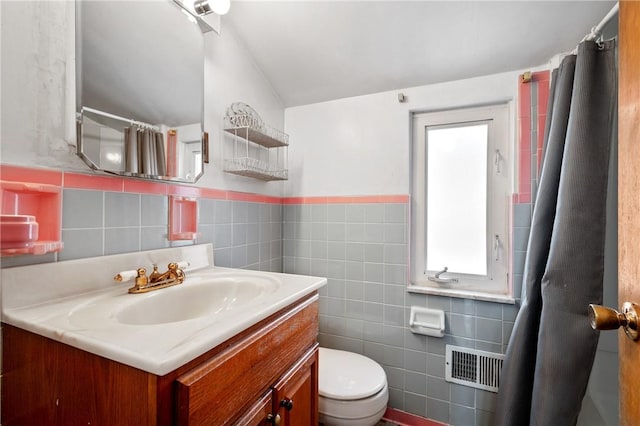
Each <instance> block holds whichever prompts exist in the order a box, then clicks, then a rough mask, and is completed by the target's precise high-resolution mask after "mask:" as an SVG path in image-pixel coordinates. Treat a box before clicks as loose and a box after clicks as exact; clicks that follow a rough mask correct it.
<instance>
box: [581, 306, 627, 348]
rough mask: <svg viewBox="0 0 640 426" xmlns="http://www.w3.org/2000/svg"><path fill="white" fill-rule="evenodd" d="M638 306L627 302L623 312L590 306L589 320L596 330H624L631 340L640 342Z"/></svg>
mask: <svg viewBox="0 0 640 426" xmlns="http://www.w3.org/2000/svg"><path fill="white" fill-rule="evenodd" d="M637 307H638V305H636V304H635V303H631V302H625V303H624V304H623V305H622V312H618V311H616V310H615V309H611V308H607V307H605V306H600V305H593V304H591V305H589V320H590V322H591V328H593V329H594V330H616V329H617V328H619V327H623V328H624V332H625V333H626V335H627V337H629V338H630V339H631V340H638V312H637V310H636V308H637Z"/></svg>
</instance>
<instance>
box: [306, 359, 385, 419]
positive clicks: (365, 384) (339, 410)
mask: <svg viewBox="0 0 640 426" xmlns="http://www.w3.org/2000/svg"><path fill="white" fill-rule="evenodd" d="M318 365H319V367H318V369H319V372H318V376H319V380H318V382H319V383H318V388H319V393H320V397H319V407H318V408H319V410H318V411H319V412H320V423H322V424H323V425H326V426H372V425H375V424H376V423H377V422H378V421H379V420H380V419H381V418H382V415H383V414H384V412H385V410H386V409H387V402H389V389H388V386H387V376H386V374H385V372H384V370H383V369H382V367H381V366H380V365H379V364H378V363H376V362H375V361H373V360H372V359H370V358H367V357H366V356H363V355H359V354H356V353H353V352H346V351H338V350H335V349H327V348H320V361H319V364H318Z"/></svg>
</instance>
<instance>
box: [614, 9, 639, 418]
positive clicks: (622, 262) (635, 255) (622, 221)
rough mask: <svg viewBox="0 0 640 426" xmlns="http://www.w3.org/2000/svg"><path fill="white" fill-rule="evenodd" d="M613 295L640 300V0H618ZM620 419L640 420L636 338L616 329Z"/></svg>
mask: <svg viewBox="0 0 640 426" xmlns="http://www.w3.org/2000/svg"><path fill="white" fill-rule="evenodd" d="M619 40H620V50H619V66H620V74H619V78H620V79H619V94H618V106H619V110H618V117H619V118H618V146H619V156H618V158H619V165H618V167H619V169H618V179H619V181H618V197H619V198H618V256H619V257H618V299H619V305H620V306H621V305H622V304H623V303H624V302H626V301H630V302H635V303H640V213H639V212H640V2H635V1H621V2H620V31H619ZM618 334H619V337H618V339H619V343H618V347H619V359H620V376H619V387H620V423H621V424H624V425H640V392H637V391H636V389H635V384H636V380H638V379H637V377H638V374H640V340H637V341H635V342H634V341H632V340H631V339H628V338H627V337H626V336H625V334H624V333H621V332H619V333H618Z"/></svg>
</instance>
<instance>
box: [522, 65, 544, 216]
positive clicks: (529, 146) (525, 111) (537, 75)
mask: <svg viewBox="0 0 640 426" xmlns="http://www.w3.org/2000/svg"><path fill="white" fill-rule="evenodd" d="M549 79H550V73H549V71H539V72H534V73H533V74H532V81H535V82H536V83H537V84H536V86H537V98H538V105H537V111H532V106H531V90H532V87H533V86H532V85H531V84H530V83H524V82H522V79H521V78H519V82H518V144H517V145H518V193H517V194H514V197H513V202H514V203H515V204H521V203H530V202H531V200H532V194H531V192H532V182H531V181H532V179H533V177H534V173H535V175H536V176H537V175H538V174H539V172H540V167H541V166H542V163H541V160H542V144H543V142H544V128H545V122H546V118H547V103H548V102H549ZM534 115H535V116H536V118H537V122H538V125H537V129H535V130H536V131H537V138H536V140H535V141H534V140H532V138H531V136H532V130H533V129H532V128H531V121H532V120H531V118H532V117H533V116H534ZM533 154H536V160H537V163H536V164H535V165H533V166H532V165H531V156H532V155H533ZM532 167H535V170H532Z"/></svg>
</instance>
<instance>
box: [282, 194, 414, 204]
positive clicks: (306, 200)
mask: <svg viewBox="0 0 640 426" xmlns="http://www.w3.org/2000/svg"><path fill="white" fill-rule="evenodd" d="M408 202H409V195H363V196H333V197H331V196H329V197H285V198H283V199H282V204H368V203H399V204H402V203H408Z"/></svg>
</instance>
